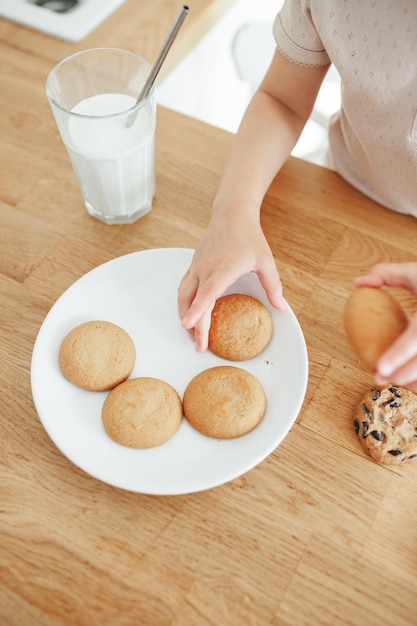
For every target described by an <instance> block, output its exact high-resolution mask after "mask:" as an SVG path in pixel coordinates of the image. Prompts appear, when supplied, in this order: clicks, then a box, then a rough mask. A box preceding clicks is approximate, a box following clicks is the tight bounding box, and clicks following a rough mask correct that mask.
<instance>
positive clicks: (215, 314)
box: [208, 293, 272, 361]
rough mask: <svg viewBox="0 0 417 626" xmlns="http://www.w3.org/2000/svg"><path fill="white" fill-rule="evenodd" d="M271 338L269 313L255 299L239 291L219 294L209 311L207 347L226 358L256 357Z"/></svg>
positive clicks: (230, 359)
mask: <svg viewBox="0 0 417 626" xmlns="http://www.w3.org/2000/svg"><path fill="white" fill-rule="evenodd" d="M271 337H272V318H271V314H270V312H269V311H268V309H267V308H266V306H264V305H263V304H262V303H261V302H259V300H257V299H256V298H253V297H252V296H248V295H245V294H243V293H234V294H230V295H227V296H222V297H221V298H219V299H218V300H217V301H216V304H215V305H214V308H213V311H212V314H211V326H210V331H209V344H208V345H209V349H210V350H211V352H213V354H215V355H216V356H219V357H221V358H223V359H227V360H228V361H245V360H246V359H252V358H253V357H255V356H258V354H260V353H261V352H262V351H263V350H264V349H265V348H266V346H267V345H268V343H269V342H270V340H271Z"/></svg>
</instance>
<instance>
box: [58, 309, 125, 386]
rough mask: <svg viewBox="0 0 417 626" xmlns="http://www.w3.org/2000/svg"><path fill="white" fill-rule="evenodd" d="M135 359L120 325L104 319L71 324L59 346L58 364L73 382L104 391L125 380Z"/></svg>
mask: <svg viewBox="0 0 417 626" xmlns="http://www.w3.org/2000/svg"><path fill="white" fill-rule="evenodd" d="M135 359H136V350H135V345H134V343H133V341H132V339H131V338H130V336H129V335H128V334H127V332H126V331H125V330H123V328H120V326H117V325H116V324H113V323H112V322H107V321H91V322H85V323H84V324H80V325H79V326H76V327H75V328H73V329H72V330H71V331H70V332H69V333H68V335H67V336H66V337H65V338H64V340H63V342H62V344H61V347H60V350H59V365H60V368H61V371H62V373H63V374H64V376H65V377H66V378H67V379H68V380H69V381H70V382H72V383H73V384H74V385H77V386H78V387H81V388H82V389H88V390H90V391H105V390H107V389H111V388H112V387H114V386H115V385H118V384H119V383H121V382H122V381H123V380H125V379H126V378H127V377H128V376H129V375H130V373H131V371H132V369H133V366H134V364H135Z"/></svg>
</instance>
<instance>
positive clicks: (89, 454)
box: [31, 248, 308, 495]
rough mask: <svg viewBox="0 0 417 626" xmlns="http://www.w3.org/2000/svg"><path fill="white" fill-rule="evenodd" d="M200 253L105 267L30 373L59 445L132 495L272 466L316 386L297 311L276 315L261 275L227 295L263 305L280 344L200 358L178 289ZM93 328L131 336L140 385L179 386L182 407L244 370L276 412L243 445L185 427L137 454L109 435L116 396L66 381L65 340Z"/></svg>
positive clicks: (176, 251) (82, 288)
mask: <svg viewBox="0 0 417 626" xmlns="http://www.w3.org/2000/svg"><path fill="white" fill-rule="evenodd" d="M192 254H193V250H188V249H181V248H162V249H154V250H146V251H142V252H135V253H132V254H128V255H126V256H122V257H119V258H116V259H114V260H112V261H109V262H108V263H104V264H103V265H100V266H99V267H97V268H95V269H94V270H92V271H90V272H88V273H87V274H86V275H85V276H83V277H82V278H80V279H79V280H77V281H76V282H75V283H74V284H73V285H72V286H71V287H69V289H67V291H65V292H64V293H63V294H62V296H61V297H60V298H59V299H58V300H57V301H56V303H55V304H54V305H53V307H52V308H51V310H50V311H49V313H48V315H47V316H46V318H45V320H44V322H43V324H42V326H41V328H40V330H39V333H38V336H37V339H36V342H35V346H34V350H33V355H32V365H31V382H32V393H33V398H34V402H35V406H36V409H37V411H38V414H39V418H40V420H41V422H42V424H43V426H44V428H45V430H46V431H47V433H48V434H49V436H50V438H51V439H52V441H53V442H54V443H55V445H56V446H57V447H58V448H59V450H61V452H62V453H63V454H64V455H65V456H66V457H67V458H68V459H70V460H71V461H72V462H73V463H74V464H75V465H77V466H78V467H79V468H81V469H82V470H84V471H85V472H87V473H88V474H90V475H91V476H94V477H95V478H97V479H99V480H101V481H103V482H105V483H108V484H110V485H113V486H115V487H119V488H122V489H126V490H129V491H135V492H138V493H147V494H154V495H173V494H184V493H192V492H196V491H202V490H205V489H209V488H212V487H216V486H218V485H221V484H223V483H225V482H227V481H230V480H233V479H234V478H237V477H238V476H241V475H242V474H244V473H245V472H247V471H248V470H250V469H252V468H253V467H255V466H256V465H257V464H259V463H260V462H261V461H262V460H263V459H265V458H266V457H267V456H268V455H269V454H270V453H271V452H272V451H273V450H274V449H275V448H276V447H277V446H278V445H279V443H280V442H281V441H282V440H283V439H284V437H285V436H286V434H287V433H288V431H289V429H290V428H291V426H292V424H293V423H294V421H295V419H296V417H297V415H298V413H299V411H300V408H301V405H302V402H303V400H304V395H305V391H306V386H307V373H308V360H307V350H306V345H305V341H304V337H303V333H302V331H301V328H300V325H299V323H298V321H297V319H296V317H295V315H294V313H293V312H292V310H291V308H290V307H289V306H288V308H287V309H286V310H285V311H276V310H274V309H273V308H272V307H271V306H270V305H269V303H268V301H267V299H266V296H265V293H264V291H263V289H262V287H261V285H260V284H259V281H258V279H257V277H256V276H255V275H254V274H249V275H247V276H244V277H242V278H241V279H239V280H238V281H237V282H236V283H235V284H234V285H233V286H232V287H231V288H230V289H228V291H227V293H233V292H241V293H247V294H249V295H252V296H254V297H256V298H258V299H259V300H261V301H262V302H263V303H264V304H265V305H266V306H267V307H268V309H269V310H270V311H271V314H272V318H273V338H272V340H271V342H270V344H269V345H268V346H267V348H266V349H265V350H264V352H263V353H262V354H261V355H259V356H258V357H256V358H254V359H251V360H248V361H240V362H238V363H231V362H230V361H225V360H223V359H220V358H219V357H217V356H215V355H213V354H212V353H210V352H208V351H207V352H205V353H197V352H196V351H195V347H194V343H193V342H192V341H191V340H190V339H189V337H188V335H187V333H186V332H185V331H184V330H183V329H182V328H181V326H180V322H179V319H178V313H177V289H178V284H179V282H180V280H181V278H182V276H183V274H184V273H185V271H186V270H187V268H188V266H189V264H190V262H191V258H192ZM88 320H108V321H111V322H113V323H115V324H118V325H119V326H121V327H122V328H124V329H125V330H126V331H127V332H128V333H129V335H130V336H131V337H132V339H133V341H134V342H135V345H136V351H137V358H136V364H135V367H134V370H133V372H132V374H131V377H132V378H133V377H136V376H153V377H155V378H160V379H162V380H165V381H166V382H168V383H169V384H171V385H172V386H173V387H174V388H175V389H176V390H177V392H178V394H179V395H180V397H181V398H182V396H183V394H184V391H185V388H186V386H187V384H188V383H189V381H190V380H191V379H192V378H193V377H194V376H195V375H196V374H198V373H199V372H201V371H202V370H204V369H207V368H209V367H214V366H216V365H236V366H238V367H242V368H244V369H246V370H248V371H249V372H251V373H252V374H254V375H255V376H256V377H257V378H258V380H259V381H260V382H261V383H262V385H263V387H264V390H265V393H266V396H267V409H266V412H265V416H264V418H263V420H262V421H261V423H260V424H259V426H257V427H256V428H255V429H254V430H253V431H252V432H250V433H248V434H247V435H244V436H243V437H239V438H236V439H229V440H217V439H213V438H209V437H205V436H204V435H201V434H200V433H198V432H197V431H195V430H194V429H193V428H192V427H191V426H190V425H189V424H188V422H187V421H186V420H185V418H184V419H183V422H182V425H181V427H180V429H179V431H178V432H177V433H176V434H175V435H174V437H172V439H170V440H169V441H168V442H166V443H165V444H163V445H161V446H159V447H156V448H152V449H148V450H136V449H130V448H126V447H124V446H121V445H119V444H117V443H115V442H114V441H112V440H111V439H110V438H109V437H108V435H107V434H106V432H105V430H104V427H103V425H102V421H101V408H102V405H103V402H104V399H105V397H106V393H108V392H92V391H85V390H83V389H79V388H78V387H76V386H74V385H73V384H71V383H70V382H68V381H67V380H66V379H65V378H64V376H63V375H62V373H61V371H60V368H59V364H58V352H59V347H60V344H61V342H62V340H63V338H64V337H65V335H66V334H67V333H68V332H69V331H70V330H71V329H72V328H74V326H77V325H78V324H81V323H82V322H85V321H88Z"/></svg>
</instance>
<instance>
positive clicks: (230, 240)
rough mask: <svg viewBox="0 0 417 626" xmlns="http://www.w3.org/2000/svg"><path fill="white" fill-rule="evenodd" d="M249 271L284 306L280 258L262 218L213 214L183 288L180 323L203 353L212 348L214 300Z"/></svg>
mask: <svg viewBox="0 0 417 626" xmlns="http://www.w3.org/2000/svg"><path fill="white" fill-rule="evenodd" d="M250 272H254V273H255V274H257V276H258V278H259V280H260V282H261V284H262V286H263V288H264V289H265V293H266V295H267V297H268V300H269V302H270V303H271V304H272V306H274V307H275V308H277V309H284V308H285V302H284V300H283V298H282V285H281V281H280V279H279V275H278V272H277V268H276V265H275V260H274V257H273V255H272V252H271V250H270V248H269V246H268V243H267V241H266V239H265V237H264V235H263V232H262V229H261V227H260V226H259V224H258V222H256V223H255V225H253V223H252V220H249V222H248V223H246V222H245V220H242V219H241V217H240V216H239V217H238V218H237V219H236V218H230V219H228V220H226V218H225V217H223V219H220V217H215V216H213V217H212V219H211V222H210V225H209V227H208V229H207V231H206V233H205V234H204V237H203V239H202V241H201V243H200V245H199V246H198V248H197V250H196V252H195V254H194V257H193V260H192V263H191V265H190V267H189V268H188V270H187V272H186V273H185V274H184V276H183V278H182V280H181V283H180V286H179V289H178V313H179V317H180V319H181V324H182V326H183V328H185V330H187V332H188V334H189V335H190V337H191V338H192V339H193V340H194V341H195V342H196V350H197V351H198V352H204V351H205V350H206V349H207V347H208V334H209V328H210V321H211V312H212V309H213V306H214V303H215V302H216V300H217V299H218V298H219V297H220V296H221V295H222V294H223V293H224V292H225V291H226V289H228V288H229V287H230V285H232V284H233V283H234V282H235V281H236V280H238V278H240V277H241V276H243V275H245V274H249V273H250Z"/></svg>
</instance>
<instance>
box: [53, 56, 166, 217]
mask: <svg viewBox="0 0 417 626" xmlns="http://www.w3.org/2000/svg"><path fill="white" fill-rule="evenodd" d="M150 69H151V67H150V65H149V63H148V62H147V61H146V60H145V59H143V58H141V57H140V56H138V55H136V54H134V53H132V52H128V51H127V50H119V49H116V48H96V49H92V50H84V51H82V52H77V53H76V54H73V55H72V56H70V57H68V58H66V59H64V60H63V61H61V62H60V63H58V65H56V66H55V67H54V68H53V69H52V71H51V72H50V74H49V76H48V79H47V81H46V93H47V96H48V100H49V103H50V105H51V108H52V111H53V114H54V116H55V120H56V123H57V126H58V129H59V132H60V135H61V137H62V140H63V142H64V144H65V146H66V148H67V151H68V154H69V157H70V159H71V162H72V165H73V168H74V171H75V174H76V175H77V178H78V182H79V184H80V188H81V192H82V195H83V198H84V203H85V206H86V207H87V211H88V213H90V215H92V216H94V217H96V218H97V219H99V220H101V221H103V222H105V223H106V224H131V223H133V222H135V221H136V220H137V219H138V218H140V217H142V216H143V215H145V214H146V213H148V212H149V211H150V210H151V207H152V199H153V196H154V192H155V157H154V137H155V124H156V104H155V86H153V87H152V89H151V91H150V93H149V95H148V96H146V97H145V98H144V99H143V100H142V101H141V102H139V103H138V104H136V100H137V97H138V95H139V93H140V90H141V88H142V86H143V84H144V82H145V80H146V78H147V77H148V74H149V72H150Z"/></svg>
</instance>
